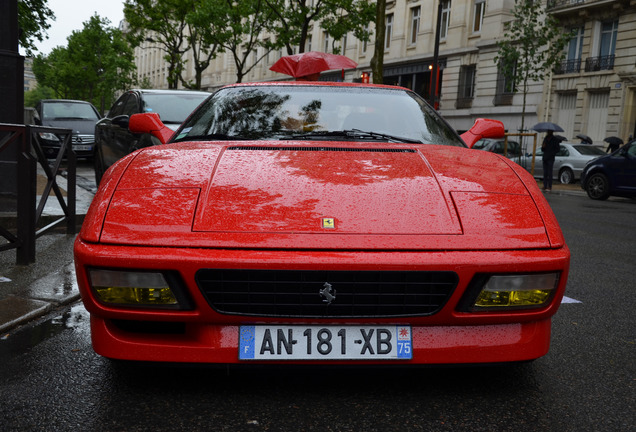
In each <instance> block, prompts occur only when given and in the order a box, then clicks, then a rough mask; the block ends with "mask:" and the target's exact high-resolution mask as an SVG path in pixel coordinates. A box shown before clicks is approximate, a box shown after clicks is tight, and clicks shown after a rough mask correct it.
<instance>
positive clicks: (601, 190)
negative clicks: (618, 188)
mask: <svg viewBox="0 0 636 432" xmlns="http://www.w3.org/2000/svg"><path fill="white" fill-rule="evenodd" d="M585 191H586V192H587V196H589V197H590V198H592V199H593V200H606V199H607V198H609V195H610V193H609V180H608V179H607V177H606V176H605V174H602V173H596V174H592V176H591V177H590V178H589V179H588V180H587V183H586V184H585Z"/></svg>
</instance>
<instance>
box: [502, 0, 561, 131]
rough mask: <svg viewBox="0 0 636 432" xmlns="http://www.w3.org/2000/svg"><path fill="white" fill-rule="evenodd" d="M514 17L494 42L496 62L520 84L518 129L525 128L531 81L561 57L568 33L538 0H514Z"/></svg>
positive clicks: (550, 68) (538, 78)
mask: <svg viewBox="0 0 636 432" xmlns="http://www.w3.org/2000/svg"><path fill="white" fill-rule="evenodd" d="M512 14H513V19H512V20H511V21H509V22H507V23H505V25H504V29H505V32H504V37H503V39H502V40H500V41H498V42H497V45H498V47H499V51H498V53H497V56H496V57H495V59H494V60H495V63H497V64H498V66H499V68H500V69H501V71H502V72H503V74H504V75H505V76H506V78H507V79H508V80H509V81H510V82H514V84H515V88H519V86H521V89H522V90H521V91H522V92H523V109H522V114H521V129H522V130H524V128H525V114H526V97H527V94H528V90H529V84H530V82H531V81H535V82H537V81H542V80H543V79H544V77H545V76H546V74H549V73H551V71H552V69H553V68H554V66H556V65H557V64H558V63H560V62H561V61H562V60H563V57H564V55H565V51H564V49H565V46H566V45H567V43H568V41H569V40H570V38H571V33H568V32H565V31H564V29H563V28H562V27H561V26H560V25H559V20H558V19H557V18H555V17H554V16H552V15H549V14H547V13H546V10H545V7H544V6H543V5H542V4H541V2H540V1H535V0H515V7H514V8H513V10H512Z"/></svg>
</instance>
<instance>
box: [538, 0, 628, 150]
mask: <svg viewBox="0 0 636 432" xmlns="http://www.w3.org/2000/svg"><path fill="white" fill-rule="evenodd" d="M548 12H549V13H552V14H554V15H555V16H556V17H558V18H559V20H560V21H561V23H562V24H563V25H564V26H565V27H566V28H568V29H571V30H572V31H573V33H574V37H573V38H572V40H571V41H570V44H569V46H568V48H567V55H566V59H565V60H564V61H563V63H562V64H561V66H560V67H559V68H557V71H556V73H555V74H554V75H552V79H551V81H550V82H547V83H546V93H547V94H549V100H548V102H547V103H546V105H545V113H544V115H545V116H546V117H549V118H552V119H553V121H554V122H555V123H558V124H559V125H561V127H563V129H565V135H566V136H567V137H574V136H576V135H577V134H580V133H582V134H585V135H588V136H589V137H590V138H592V139H593V140H594V144H596V145H603V139H604V138H606V137H608V136H618V137H619V138H621V139H623V140H625V141H626V140H627V139H628V138H629V136H632V137H633V136H636V1H634V0H550V3H549V4H548ZM605 145H606V144H605Z"/></svg>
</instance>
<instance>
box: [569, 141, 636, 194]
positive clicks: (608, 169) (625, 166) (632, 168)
mask: <svg viewBox="0 0 636 432" xmlns="http://www.w3.org/2000/svg"><path fill="white" fill-rule="evenodd" d="M581 187H582V188H583V189H585V191H586V192H587V195H588V196H589V197H590V198H592V199H595V200H605V199H607V198H608V197H610V196H620V197H636V140H634V141H631V142H630V143H628V144H626V145H624V146H623V147H621V148H620V149H618V150H616V151H615V152H613V153H611V154H608V155H606V156H603V157H600V158H598V159H594V160H592V161H590V162H589V163H588V164H587V165H586V166H585V168H584V169H583V173H582V174H581Z"/></svg>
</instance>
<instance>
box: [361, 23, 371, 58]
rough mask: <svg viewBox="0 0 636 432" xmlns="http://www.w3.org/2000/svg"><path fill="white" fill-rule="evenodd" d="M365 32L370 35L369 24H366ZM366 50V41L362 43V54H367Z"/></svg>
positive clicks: (367, 46)
mask: <svg viewBox="0 0 636 432" xmlns="http://www.w3.org/2000/svg"><path fill="white" fill-rule="evenodd" d="M366 32H367V34H371V30H370V27H369V24H367V27H366ZM368 48H369V41H366V40H365V41H362V52H363V53H365V52H367V49H368Z"/></svg>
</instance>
